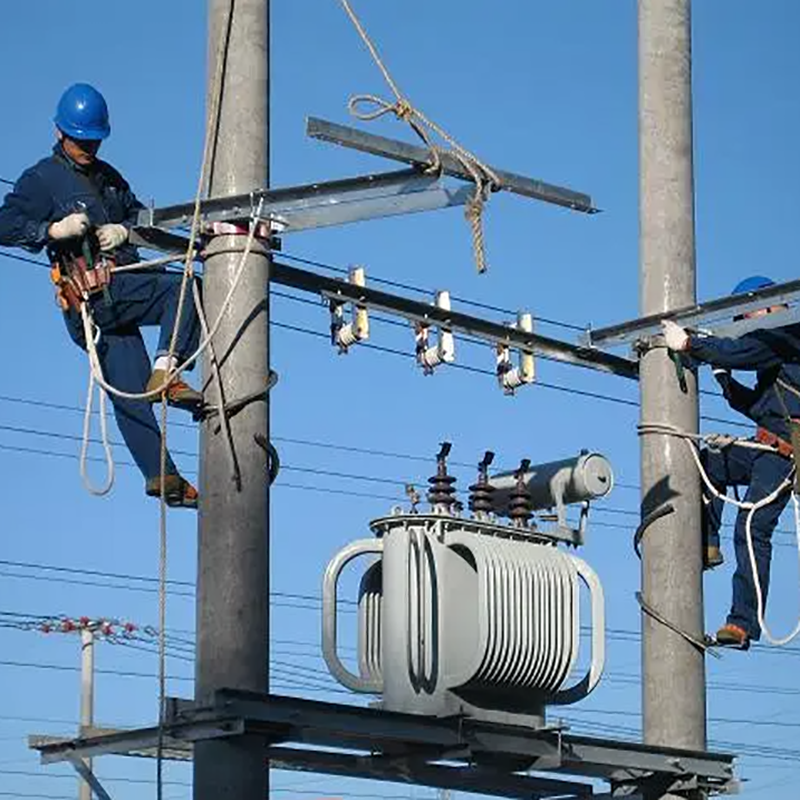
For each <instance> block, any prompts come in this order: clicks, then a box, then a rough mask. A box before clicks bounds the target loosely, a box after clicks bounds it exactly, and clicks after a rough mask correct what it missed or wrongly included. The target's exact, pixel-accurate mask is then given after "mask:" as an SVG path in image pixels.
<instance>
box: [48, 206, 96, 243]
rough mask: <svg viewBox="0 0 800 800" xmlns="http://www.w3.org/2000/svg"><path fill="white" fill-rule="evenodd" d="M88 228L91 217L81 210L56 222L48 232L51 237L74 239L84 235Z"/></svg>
mask: <svg viewBox="0 0 800 800" xmlns="http://www.w3.org/2000/svg"><path fill="white" fill-rule="evenodd" d="M88 230H89V217H87V216H86V214H84V213H83V211H79V212H76V213H74V214H69V215H67V216H66V217H64V219H62V220H59V221H58V222H54V223H53V224H52V225H51V226H50V227H49V228H48V229H47V232H48V234H50V238H51V239H74V238H77V237H79V236H83V235H84V234H85V233H86V231H88Z"/></svg>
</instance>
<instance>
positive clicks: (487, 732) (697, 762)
mask: <svg viewBox="0 0 800 800" xmlns="http://www.w3.org/2000/svg"><path fill="white" fill-rule="evenodd" d="M213 709H224V710H225V712H226V713H229V714H232V715H234V716H237V717H238V716H240V717H241V718H242V719H245V720H246V721H247V724H248V725H251V724H254V723H258V722H260V723H263V724H267V725H271V726H275V728H276V730H277V729H278V728H281V729H286V728H289V729H291V730H290V732H289V733H288V734H287V735H286V739H285V740H286V741H303V742H305V743H307V744H315V745H320V746H330V745H331V743H332V742H333V741H334V740H337V739H338V741H339V746H340V747H352V746H353V744H354V743H356V742H358V741H359V740H361V741H362V742H364V743H366V746H367V749H368V750H375V749H377V748H379V747H381V746H386V745H387V744H388V745H392V744H393V745H395V746H397V745H402V744H403V743H405V744H406V745H407V746H410V747H414V748H420V747H421V748H431V750H432V752H433V751H435V750H437V749H438V750H439V757H440V758H444V757H445V756H447V754H448V753H450V754H456V753H458V752H461V753H462V755H463V754H467V755H475V754H491V755H495V756H500V755H503V756H507V757H509V758H514V759H521V760H525V759H527V760H529V761H530V762H531V768H533V769H538V768H537V767H536V766H535V764H534V763H533V762H536V761H537V760H540V759H541V760H542V761H543V762H550V763H553V762H558V766H557V768H558V769H559V770H560V771H564V772H570V773H574V774H576V775H588V776H592V777H606V778H609V779H610V778H612V777H614V776H616V775H618V774H619V773H624V772H626V771H634V772H639V771H641V772H643V773H647V772H656V773H662V774H664V775H677V776H680V775H684V774H696V775H701V776H704V777H707V778H712V779H715V780H720V781H727V780H729V779H730V778H731V776H732V763H733V758H734V757H733V756H732V755H728V754H720V753H710V752H706V751H694V750H683V749H680V748H669V747H655V746H651V745H644V744H636V743H631V742H617V741H613V740H606V739H594V738H590V737H584V736H573V735H570V734H564V733H560V732H554V731H552V730H536V729H531V728H524V727H521V726H515V725H500V724H497V723H490V722H483V721H479V720H474V719H465V718H457V719H438V718H431V717H422V716H417V715H412V714H399V713H396V712H389V711H381V710H378V709H373V708H359V707H356V706H349V705H344V704H338V703H324V702H319V701H315V700H304V699H300V698H294V697H282V696H279V695H262V694H258V693H253V692H235V691H232V690H228V689H226V690H223V691H220V692H217V694H216V696H215V702H214V703H213V704H212V705H211V706H210V707H208V708H200V707H193V706H192V705H191V704H185V703H182V702H180V701H178V704H177V706H176V713H177V717H176V719H186V720H198V721H199V720H202V719H204V718H205V715H206V714H209V713H210V714H211V717H210V718H213V714H214V711H213ZM217 713H219V712H217ZM447 757H448V758H450V757H451V756H447ZM453 757H454V756H453ZM464 757H466V755H464ZM554 768H555V767H554ZM548 769H549V767H548Z"/></svg>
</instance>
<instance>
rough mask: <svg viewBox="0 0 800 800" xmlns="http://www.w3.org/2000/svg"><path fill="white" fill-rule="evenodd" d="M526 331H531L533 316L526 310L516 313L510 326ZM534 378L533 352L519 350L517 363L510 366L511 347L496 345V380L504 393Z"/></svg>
mask: <svg viewBox="0 0 800 800" xmlns="http://www.w3.org/2000/svg"><path fill="white" fill-rule="evenodd" d="M512 327H514V328H516V329H517V330H521V331H524V332H526V333H532V332H533V317H532V316H531V315H530V314H529V313H527V312H523V311H521V312H519V314H517V322H516V323H515V324H514V325H513V326H512ZM535 379H536V369H535V364H534V360H533V353H530V352H528V351H525V350H521V351H520V353H519V365H518V366H516V367H512V366H511V349H510V347H509V346H508V345H505V344H500V345H498V346H497V380H498V382H499V384H500V386H501V388H502V389H503V391H504V392H505V393H506V394H514V392H515V390H516V389H518V388H519V387H520V386H524V385H525V384H527V383H533V382H534V380H535Z"/></svg>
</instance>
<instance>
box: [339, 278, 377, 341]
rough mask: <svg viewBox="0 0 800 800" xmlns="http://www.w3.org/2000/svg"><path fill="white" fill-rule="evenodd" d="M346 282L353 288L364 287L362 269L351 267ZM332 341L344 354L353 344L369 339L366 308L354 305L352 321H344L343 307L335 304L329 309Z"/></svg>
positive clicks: (364, 281) (364, 279)
mask: <svg viewBox="0 0 800 800" xmlns="http://www.w3.org/2000/svg"><path fill="white" fill-rule="evenodd" d="M348 280H349V282H350V283H351V284H352V285H353V286H362V287H363V286H365V285H366V276H365V272H364V267H351V268H350V272H349V274H348ZM331 325H332V329H333V331H334V334H333V341H334V344H336V346H337V347H338V348H339V352H340V353H346V352H347V350H348V349H349V348H350V347H352V346H353V345H354V344H358V343H359V342H363V341H364V340H366V339H368V338H369V311H368V309H367V307H366V306H362V305H359V304H357V303H356V304H354V306H353V312H352V321H351V322H347V323H345V321H344V305H343V304H341V303H337V304H336V305H334V306H333V307H332V308H331Z"/></svg>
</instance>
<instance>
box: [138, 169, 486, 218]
mask: <svg viewBox="0 0 800 800" xmlns="http://www.w3.org/2000/svg"><path fill="white" fill-rule="evenodd" d="M469 196H470V188H469V187H468V186H463V185H458V186H454V187H450V186H448V185H447V183H446V182H445V181H444V180H442V179H441V178H440V177H439V176H436V175H426V174H424V173H423V172H422V171H421V170H418V169H404V170H399V171H396V172H381V173H377V174H373V175H364V176H358V177H356V178H345V179H343V180H335V181H325V182H320V183H310V184H306V185H303V186H289V187H285V188H282V189H260V188H259V189H254V190H253V191H252V192H249V193H247V194H238V195H227V196H222V197H211V198H208V199H207V200H202V201H201V203H200V218H201V220H202V221H203V222H205V223H212V222H236V221H241V220H247V219H249V218H250V216H251V215H252V214H254V213H255V212H256V209H258V208H259V207H260V215H261V217H262V218H263V219H264V220H271V221H272V223H273V228H274V229H275V232H276V233H293V232H295V231H302V230H309V229H311V228H324V227H328V226H331V225H344V224H347V223H350V222H359V221H361V220H367V219H375V218H378V217H389V216H395V215H398V214H410V213H414V212H418V211H433V210H436V209H440V208H448V207H449V206H458V205H464V203H465V202H466V201H467V199H468V198H469ZM193 214H194V202H191V203H181V204H179V205H174V206H166V207H164V208H150V209H143V210H142V211H140V212H139V215H138V219H137V225H139V226H142V227H150V228H153V227H155V228H175V227H181V226H188V225H189V224H190V223H191V221H192V216H193Z"/></svg>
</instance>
